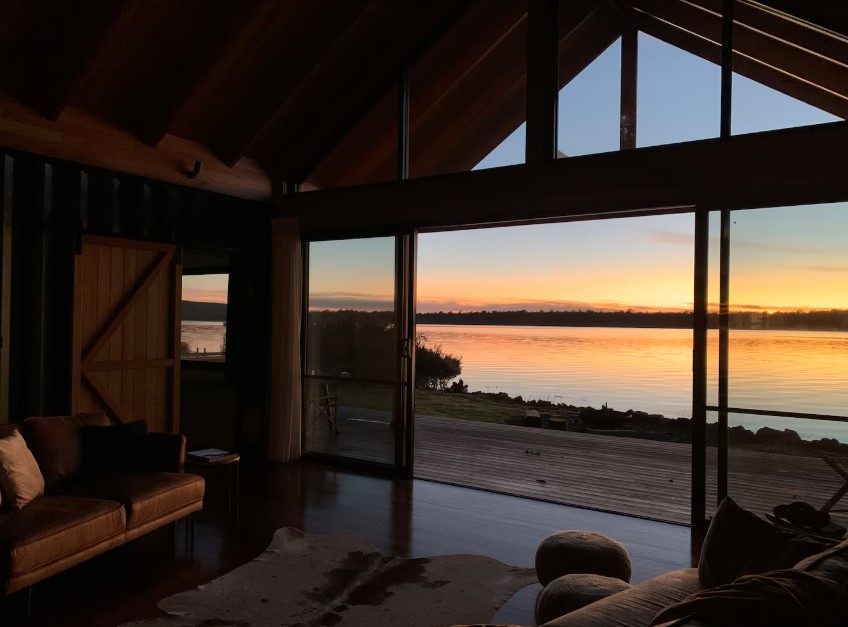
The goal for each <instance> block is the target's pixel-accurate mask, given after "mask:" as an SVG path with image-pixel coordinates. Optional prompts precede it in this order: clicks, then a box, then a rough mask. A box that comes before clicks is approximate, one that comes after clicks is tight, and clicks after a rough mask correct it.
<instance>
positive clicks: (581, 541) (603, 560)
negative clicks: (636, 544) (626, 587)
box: [536, 531, 630, 586]
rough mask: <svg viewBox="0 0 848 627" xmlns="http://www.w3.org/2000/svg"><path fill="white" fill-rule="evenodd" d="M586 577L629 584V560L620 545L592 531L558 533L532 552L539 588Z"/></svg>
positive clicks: (546, 539)
mask: <svg viewBox="0 0 848 627" xmlns="http://www.w3.org/2000/svg"><path fill="white" fill-rule="evenodd" d="M574 573H590V574H593V575H604V576H606V577H615V578H616V579H620V580H622V581H624V582H629V581H630V557H629V556H628V555H627V551H626V550H625V549H624V547H623V546H622V545H621V543H620V542H616V541H615V540H613V539H612V538H608V537H607V536H605V535H602V534H600V533H594V532H592V531H558V532H557V533H555V534H553V535H550V536H548V537H547V538H545V539H544V540H542V543H541V544H539V548H538V549H536V576H537V577H538V578H539V583H541V584H542V585H543V586H546V585H548V584H549V583H550V582H551V581H553V580H554V579H556V578H557V577H562V576H563V575H571V574H574Z"/></svg>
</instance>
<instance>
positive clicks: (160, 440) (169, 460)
mask: <svg viewBox="0 0 848 627" xmlns="http://www.w3.org/2000/svg"><path fill="white" fill-rule="evenodd" d="M144 445H145V451H144V464H145V466H146V467H147V468H148V469H149V470H152V471H158V472H183V468H184V466H185V451H186V438H185V436H184V435H182V434H180V433H148V434H147V436H146V437H145V442H144Z"/></svg>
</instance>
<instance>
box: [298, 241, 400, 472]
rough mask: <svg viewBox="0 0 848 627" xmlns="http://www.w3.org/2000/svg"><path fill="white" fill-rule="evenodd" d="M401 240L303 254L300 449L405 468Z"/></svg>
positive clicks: (314, 247) (313, 245)
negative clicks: (301, 435)
mask: <svg viewBox="0 0 848 627" xmlns="http://www.w3.org/2000/svg"><path fill="white" fill-rule="evenodd" d="M408 249H409V238H407V237H373V238H363V239H350V240H331V241H313V242H310V243H309V245H308V248H307V253H306V254H307V259H306V262H307V266H306V267H307V277H306V278H307V280H306V285H307V288H306V311H305V312H304V320H305V331H306V333H305V346H304V348H305V353H304V377H303V434H304V442H303V444H304V451H305V452H306V453H317V454H323V455H331V456H334V457H343V458H348V459H354V460H358V461H364V462H370V463H374V464H379V465H388V466H392V467H396V468H403V467H404V466H405V460H406V458H407V456H406V455H405V449H406V446H405V442H406V427H407V412H406V409H405V408H406V406H407V404H408V402H407V401H408V396H409V394H410V393H411V392H410V391H409V386H408V385H407V381H408V379H409V377H408V374H409V373H408V370H409V352H410V348H409V346H410V342H409V338H410V337H412V336H411V335H410V333H411V331H410V327H409V325H410V324H411V323H412V321H411V320H410V318H409V316H408V306H407V302H408V299H407V298H406V294H407V292H408V289H407V285H408V282H407V281H406V276H407V274H408V272H407V270H406V269H407V267H408V265H409V264H408V263H407V261H406V260H407V258H408Z"/></svg>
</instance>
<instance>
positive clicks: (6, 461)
mask: <svg viewBox="0 0 848 627" xmlns="http://www.w3.org/2000/svg"><path fill="white" fill-rule="evenodd" d="M0 492H2V493H3V501H4V503H5V504H6V505H7V506H8V507H11V508H12V509H22V508H23V507H24V506H25V505H26V504H27V503H29V502H30V501H32V500H33V499H34V498H36V497H37V496H40V495H42V494H44V477H42V476H41V471H40V470H39V469H38V462H36V461H35V457H33V456H32V453H31V452H30V450H29V449H28V448H27V445H26V441H25V440H24V438H23V436H22V435H21V434H20V432H19V431H15V432H14V433H13V434H12V435H10V436H7V437H5V438H0Z"/></svg>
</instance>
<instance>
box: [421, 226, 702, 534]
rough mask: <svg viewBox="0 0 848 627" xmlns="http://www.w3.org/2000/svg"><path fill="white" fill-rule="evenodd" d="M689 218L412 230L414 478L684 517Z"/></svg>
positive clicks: (687, 499)
mask: <svg viewBox="0 0 848 627" xmlns="http://www.w3.org/2000/svg"><path fill="white" fill-rule="evenodd" d="M693 227H694V220H693V215H692V214H679V215H663V216H643V217H638V218H624V219H608V220H592V221H586V222H568V223H563V224H544V225H532V226H520V227H504V228H488V229H475V230H470V231H449V232H444V233H428V234H422V235H420V236H419V242H418V264H417V266H418V284H417V294H418V297H417V298H418V300H417V303H416V306H417V312H418V333H419V340H420V342H419V348H418V350H417V352H416V376H417V381H416V384H417V388H418V389H417V391H416V397H415V402H416V406H415V412H416V423H415V428H416V434H415V437H416V439H415V456H416V458H415V472H416V476H418V477H420V478H425V479H437V480H441V481H448V482H450V483H460V484H464V485H469V486H474V487H478V488H484V489H490V490H497V491H507V492H509V493H511V494H517V495H523V496H527V497H531V498H542V499H546V500H551V501H554V502H560V503H567V504H571V505H578V506H584V507H595V508H601V509H609V510H612V511H618V512H624V513H628V514H633V515H640V516H650V517H652V518H662V519H666V520H673V521H676V522H680V523H688V522H689V520H690V481H689V479H688V477H689V476H690V474H691V420H689V418H690V417H691V415H692V413H691V412H692V396H691V390H692V315H691V310H692V293H693V289H692V263H693V252H692V246H693V241H694V240H693ZM422 347H426V348H427V349H429V351H425V350H423V349H422ZM425 359H426V361H425ZM457 361H458V362H459V363H458V364H457V363H456V362H457ZM454 366H458V368H455V367H454ZM457 370H458V372H457ZM425 375H426V376H425ZM587 486H589V487H587Z"/></svg>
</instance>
